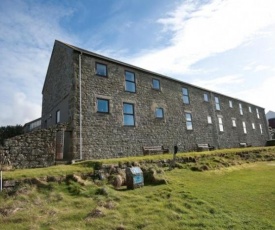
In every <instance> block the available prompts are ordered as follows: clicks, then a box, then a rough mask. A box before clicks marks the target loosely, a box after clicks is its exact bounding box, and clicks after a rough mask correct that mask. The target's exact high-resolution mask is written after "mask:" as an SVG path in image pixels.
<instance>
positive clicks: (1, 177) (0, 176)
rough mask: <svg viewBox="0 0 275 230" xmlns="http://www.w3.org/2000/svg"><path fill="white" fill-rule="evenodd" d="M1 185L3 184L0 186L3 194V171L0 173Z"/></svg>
mask: <svg viewBox="0 0 275 230" xmlns="http://www.w3.org/2000/svg"><path fill="white" fill-rule="evenodd" d="M0 174H1V175H0V184H1V186H0V192H2V188H3V185H2V184H3V176H2V170H1V172H0Z"/></svg>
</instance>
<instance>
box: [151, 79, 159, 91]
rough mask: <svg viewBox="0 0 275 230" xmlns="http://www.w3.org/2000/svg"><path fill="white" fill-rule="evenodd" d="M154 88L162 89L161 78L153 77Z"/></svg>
mask: <svg viewBox="0 0 275 230" xmlns="http://www.w3.org/2000/svg"><path fill="white" fill-rule="evenodd" d="M152 83H153V89H158V90H160V82H159V80H157V79H153V82H152Z"/></svg>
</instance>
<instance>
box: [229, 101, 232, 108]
mask: <svg viewBox="0 0 275 230" xmlns="http://www.w3.org/2000/svg"><path fill="white" fill-rule="evenodd" d="M229 107H230V108H233V102H232V101H231V100H229Z"/></svg>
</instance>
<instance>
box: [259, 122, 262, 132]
mask: <svg viewBox="0 0 275 230" xmlns="http://www.w3.org/2000/svg"><path fill="white" fill-rule="evenodd" d="M259 127H260V132H261V134H263V127H262V125H261V124H259Z"/></svg>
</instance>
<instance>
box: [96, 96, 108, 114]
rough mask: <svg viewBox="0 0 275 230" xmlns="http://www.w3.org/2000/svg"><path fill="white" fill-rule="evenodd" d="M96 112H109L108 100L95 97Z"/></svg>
mask: <svg viewBox="0 0 275 230" xmlns="http://www.w3.org/2000/svg"><path fill="white" fill-rule="evenodd" d="M97 112H99V113H109V100H107V99H102V98H97Z"/></svg>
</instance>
